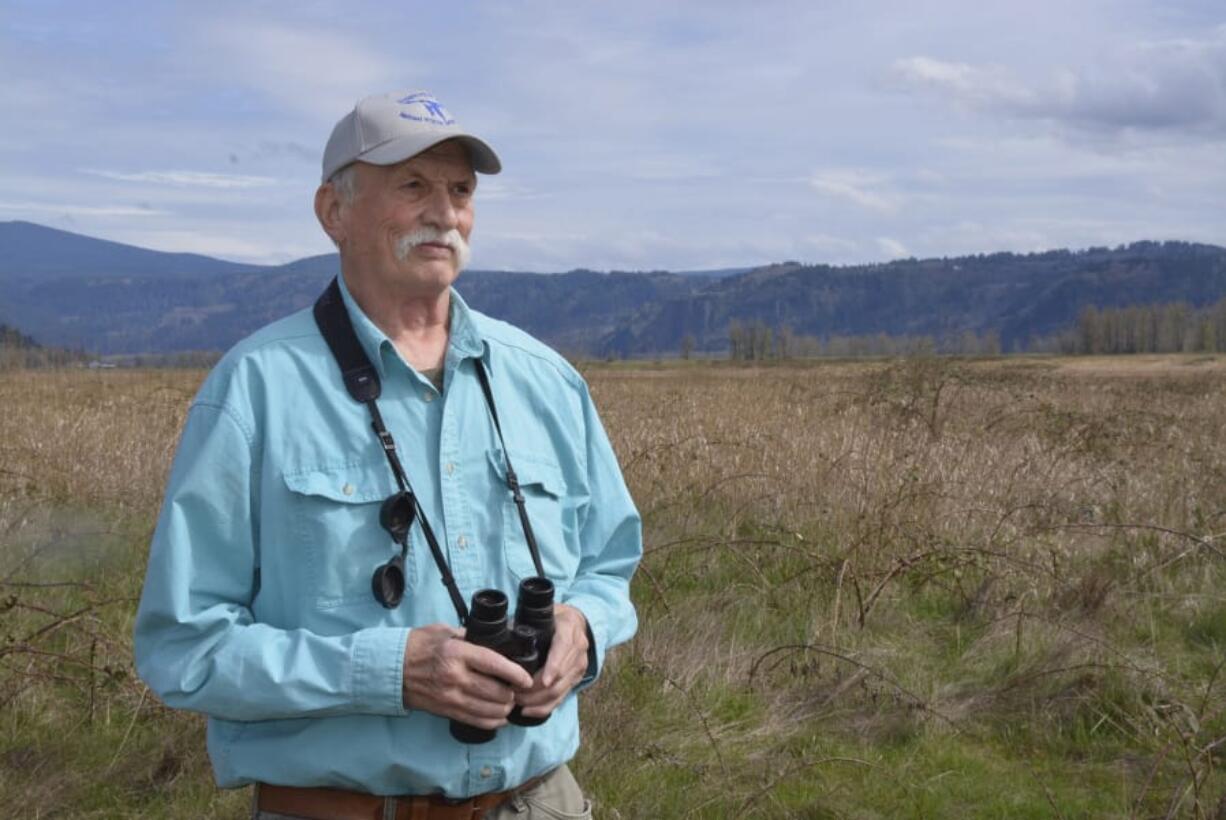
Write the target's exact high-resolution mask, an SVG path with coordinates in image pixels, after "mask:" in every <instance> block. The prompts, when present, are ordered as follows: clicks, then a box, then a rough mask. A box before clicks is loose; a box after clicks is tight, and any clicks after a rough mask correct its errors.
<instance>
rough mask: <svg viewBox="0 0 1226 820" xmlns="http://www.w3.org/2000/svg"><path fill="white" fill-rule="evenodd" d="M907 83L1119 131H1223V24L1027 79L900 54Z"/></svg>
mask: <svg viewBox="0 0 1226 820" xmlns="http://www.w3.org/2000/svg"><path fill="white" fill-rule="evenodd" d="M892 74H893V77H894V79H895V80H896V82H897V83H898V85H899V86H900V87H902V88H905V89H916V90H928V91H932V92H935V93H937V94H939V95H941V96H944V97H946V98H948V99H951V100H953V101H954V102H957V103H960V104H963V105H966V106H969V107H971V108H979V109H985V110H992V111H999V112H1002V113H1004V114H1006V115H1010V116H1015V117H1021V118H1034V119H1043V120H1051V121H1055V122H1060V123H1063V124H1066V125H1071V126H1074V127H1076V128H1081V129H1089V130H1095V131H1107V132H1117V131H1124V130H1141V131H1184V132H1189V133H1192V134H1208V135H1211V136H1213V137H1215V138H1221V137H1226V26H1220V27H1218V28H1217V29H1215V30H1213V31H1212V32H1210V33H1208V34H1207V35H1206V36H1204V37H1202V38H1199V39H1197V38H1183V39H1178V40H1167V41H1155V42H1143V43H1139V44H1134V45H1130V46H1128V47H1126V48H1117V49H1116V50H1115V51H1113V52H1104V53H1101V54H1099V55H1097V56H1096V58H1095V59H1094V60H1092V61H1090V62H1088V63H1087V64H1085V65H1081V66H1077V67H1068V66H1064V67H1061V68H1058V69H1056V70H1054V71H1051V72H1050V73H1049V75H1048V76H1045V77H1040V78H1037V79H1030V80H1026V79H1023V78H1021V77H1019V76H1017V74H1016V73H1015V72H1013V71H1010V70H1008V69H1006V68H1003V67H1001V66H997V65H971V64H967V63H962V62H949V61H944V60H940V59H936V58H933V57H927V56H918V57H908V58H905V59H900V60H896V61H895V62H894V63H893V66H892Z"/></svg>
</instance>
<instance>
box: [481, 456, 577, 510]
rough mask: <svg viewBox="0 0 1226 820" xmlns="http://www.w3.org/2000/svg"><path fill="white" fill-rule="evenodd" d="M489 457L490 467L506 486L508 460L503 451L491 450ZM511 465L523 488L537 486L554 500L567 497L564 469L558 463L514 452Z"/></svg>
mask: <svg viewBox="0 0 1226 820" xmlns="http://www.w3.org/2000/svg"><path fill="white" fill-rule="evenodd" d="M488 455H489V460H490V466H491V467H493V468H494V472H495V473H497V475H498V480H499V481H501V482H503V483H504V484H505V483H506V480H507V473H506V459H504V458H503V457H502V450H489V451H488ZM511 464H512V465H513V466H514V467H515V474H516V476H518V477H519V485H520V486H521V487H530V486H533V485H535V486H537V487H539V488H540V489H541V490H543V491H544V492H546V493H548V494H549V495H551V496H553V497H554V498H561V497H562V496H564V495H566V479H564V478H563V477H562V468H561V467H559V466H558V465H557V462H555V461H552V460H550V459H549V458H548V457H546V456H539V455H527V454H524V453H518V452H512V453H511Z"/></svg>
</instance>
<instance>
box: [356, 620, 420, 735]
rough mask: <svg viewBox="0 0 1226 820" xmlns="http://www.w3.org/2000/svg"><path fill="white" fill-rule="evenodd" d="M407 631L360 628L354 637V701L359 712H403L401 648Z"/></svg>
mask: <svg viewBox="0 0 1226 820" xmlns="http://www.w3.org/2000/svg"><path fill="white" fill-rule="evenodd" d="M408 640H409V630H408V629H400V628H393V627H386V626H377V627H371V628H369V629H360V630H358V631H357V632H356V633H355V634H354V640H353V692H352V697H353V702H354V705H355V707H356V708H357V710H358V711H360V712H366V713H368V714H374V715H403V714H406V713H407V712H408V710H407V709H406V708H405V706H404V651H405V645H406V644H407V643H408Z"/></svg>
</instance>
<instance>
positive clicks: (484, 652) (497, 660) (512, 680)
mask: <svg viewBox="0 0 1226 820" xmlns="http://www.w3.org/2000/svg"><path fill="white" fill-rule="evenodd" d="M463 646H464V647H466V649H467V650H471V652H470V653H469V654H468V664H469V665H470V666H471V668H472V669H474V670H475V671H477V672H479V673H481V674H483V675H488V676H489V677H492V678H498V679H499V680H503V681H506V683H507V684H508V685H509V686H512V687H514V688H516V689H527V688H529V687H531V686H532V676H531V675H529V674H528V673H527V672H525V671H524V669H523V667H521V666H520V665H519V664H517V663H515V662H513V661H510V660H507V659H506V658H504V657H503V656H502V655H499V654H498V653H497V652H495V651H494V650H492V649H487V648H485V647H484V646H477V645H476V644H471V643H463Z"/></svg>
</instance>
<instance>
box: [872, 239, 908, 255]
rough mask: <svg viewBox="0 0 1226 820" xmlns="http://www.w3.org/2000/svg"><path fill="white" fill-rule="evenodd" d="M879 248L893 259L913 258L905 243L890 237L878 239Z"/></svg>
mask: <svg viewBox="0 0 1226 820" xmlns="http://www.w3.org/2000/svg"><path fill="white" fill-rule="evenodd" d="M877 248H878V249H879V250H880V251H881V252H882V253H883V254H885V255H886V256H888V257H889V258H891V259H906V258H907V257H908V256H911V252H910V251H909V250H907V248H906V246H905V245H903V243H901V242H899V241H898V240H897V239H891V238H890V237H888V236H879V237H877Z"/></svg>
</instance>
